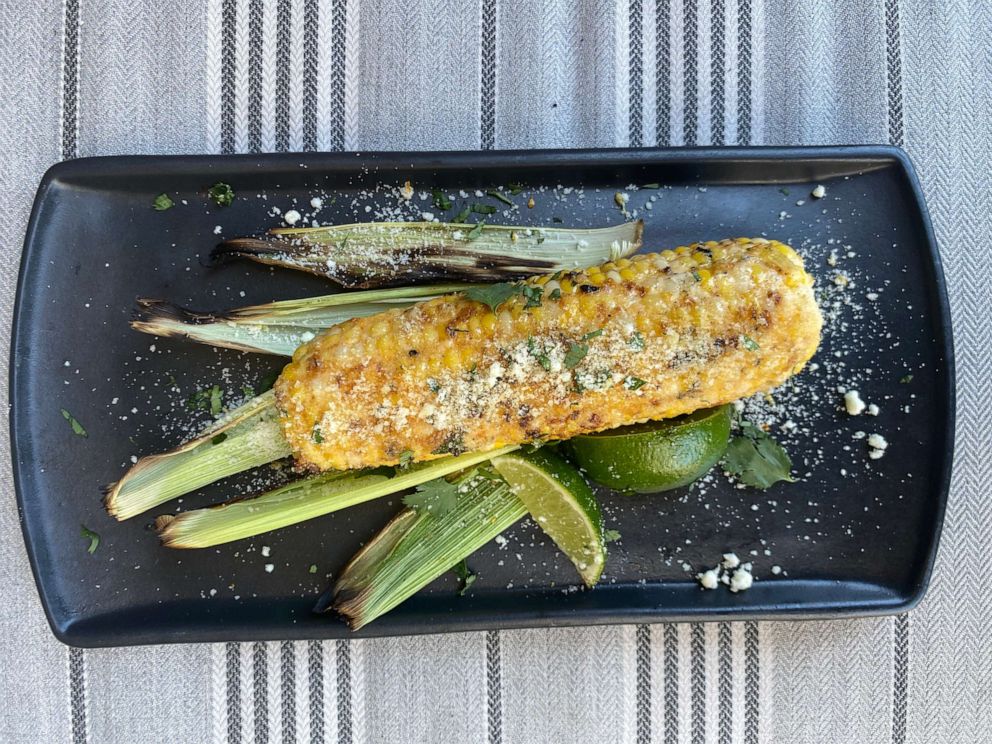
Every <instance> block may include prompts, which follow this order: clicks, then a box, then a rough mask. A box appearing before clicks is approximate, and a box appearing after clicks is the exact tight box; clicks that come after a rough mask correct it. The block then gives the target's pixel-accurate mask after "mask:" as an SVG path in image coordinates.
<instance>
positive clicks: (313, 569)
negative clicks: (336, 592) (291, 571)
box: [307, 563, 317, 574]
mask: <svg viewBox="0 0 992 744" xmlns="http://www.w3.org/2000/svg"><path fill="white" fill-rule="evenodd" d="M307 570H308V571H309V572H310V573H312V574H315V573H317V564H316V563H311V564H310V568H309V569H307Z"/></svg>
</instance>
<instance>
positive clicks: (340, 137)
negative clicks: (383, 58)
mask: <svg viewBox="0 0 992 744" xmlns="http://www.w3.org/2000/svg"><path fill="white" fill-rule="evenodd" d="M347 20H348V0H334V2H333V3H332V4H331V35H332V37H333V42H332V44H333V46H332V48H331V73H330V80H331V109H330V120H329V121H328V123H327V125H328V127H330V132H331V137H330V149H332V150H343V149H344V101H345V75H346V73H347V69H346V64H347V62H346V59H347V58H346V53H347V43H348V36H347Z"/></svg>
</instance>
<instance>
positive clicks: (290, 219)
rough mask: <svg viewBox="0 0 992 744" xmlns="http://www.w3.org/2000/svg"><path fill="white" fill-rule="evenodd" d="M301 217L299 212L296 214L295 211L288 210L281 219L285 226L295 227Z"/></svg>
mask: <svg viewBox="0 0 992 744" xmlns="http://www.w3.org/2000/svg"><path fill="white" fill-rule="evenodd" d="M301 216H302V215H301V214H300V213H299V212H297V211H296V210H295V209H289V210H287V211H286V214H284V215H283V217H282V218H283V219H284V220H285V221H286V224H287V225H295V224H296V223H297V222H299V221H300V217H301Z"/></svg>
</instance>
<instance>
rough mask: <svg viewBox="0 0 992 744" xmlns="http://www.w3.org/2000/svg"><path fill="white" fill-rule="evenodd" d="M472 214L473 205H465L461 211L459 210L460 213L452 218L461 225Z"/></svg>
mask: <svg viewBox="0 0 992 744" xmlns="http://www.w3.org/2000/svg"><path fill="white" fill-rule="evenodd" d="M470 214H472V208H471V207H465V208H463V209H462V210H461V211H459V212H458V214H456V215H455V216H454V217H452V218H451V221H452V222H454V223H456V224H459V225H460V224H462V223H463V222H465V220H467V219H468V216H469V215H470Z"/></svg>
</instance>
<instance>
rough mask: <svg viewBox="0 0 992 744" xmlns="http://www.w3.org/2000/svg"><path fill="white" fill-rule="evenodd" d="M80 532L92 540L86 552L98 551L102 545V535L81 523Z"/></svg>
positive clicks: (91, 553)
mask: <svg viewBox="0 0 992 744" xmlns="http://www.w3.org/2000/svg"><path fill="white" fill-rule="evenodd" d="M79 534H80V535H82V536H83V537H85V538H86V539H87V540H89V541H90V544H89V547H88V548H86V552H87V553H89V554H90V555H93V553H95V552H96V549H97V548H99V547H100V536H99V535H98V534H97V533H95V532H94V531H93V530H91V529H89V528H88V527H87V526H86V525H85V524H81V525H79Z"/></svg>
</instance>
